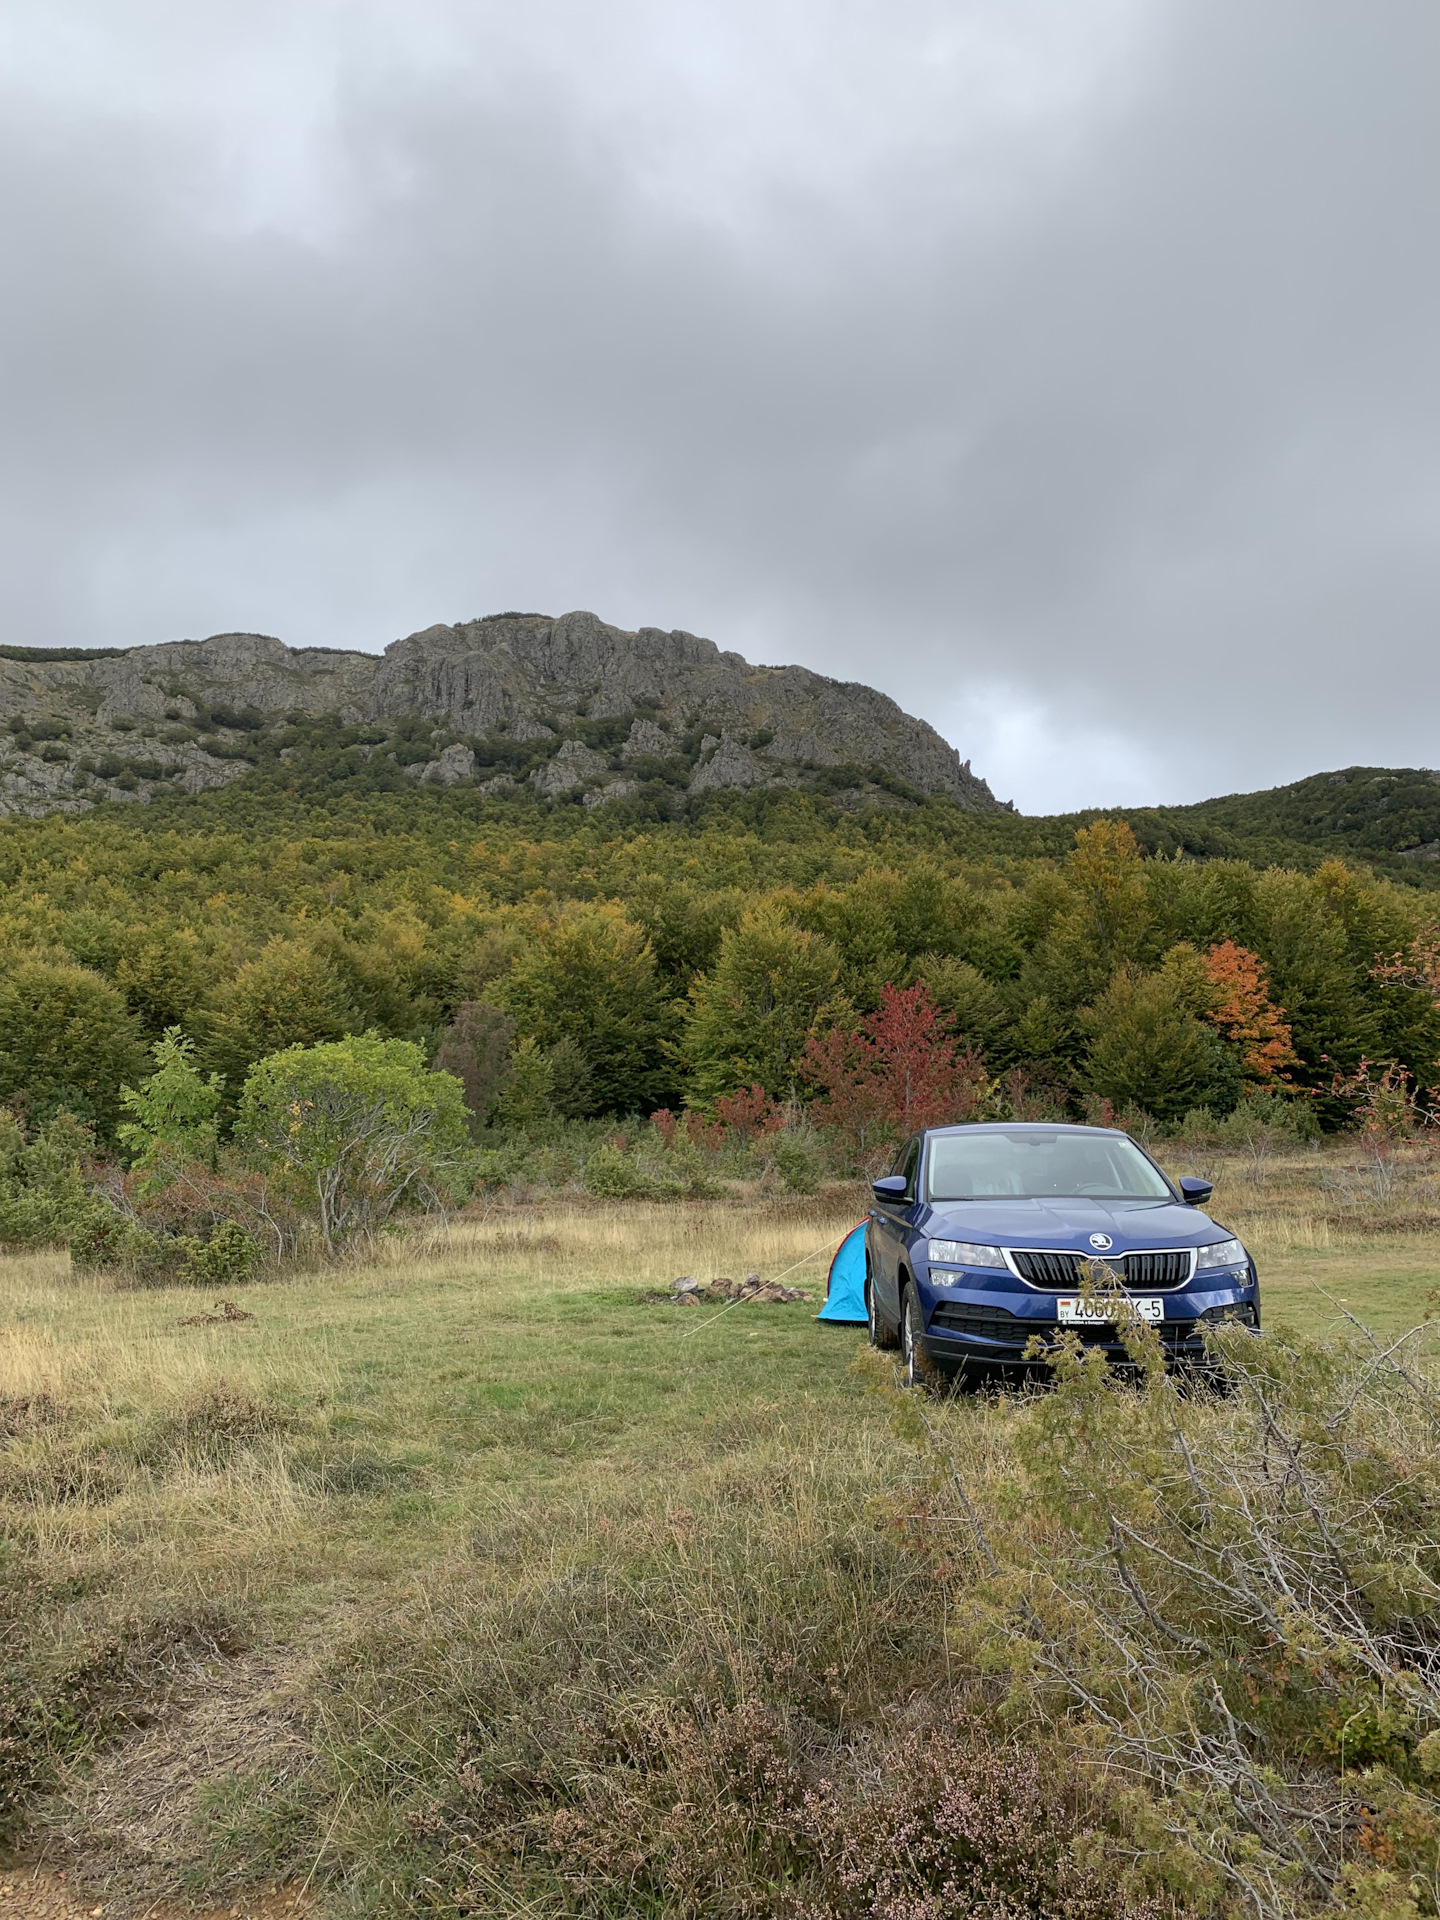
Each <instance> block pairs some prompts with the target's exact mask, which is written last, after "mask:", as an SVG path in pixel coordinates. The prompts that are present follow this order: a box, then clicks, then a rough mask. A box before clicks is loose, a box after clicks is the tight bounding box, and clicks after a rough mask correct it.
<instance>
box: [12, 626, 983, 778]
mask: <svg viewBox="0 0 1440 1920" xmlns="http://www.w3.org/2000/svg"><path fill="white" fill-rule="evenodd" d="M416 720H420V721H424V722H427V723H429V726H428V728H427V729H426V731H425V739H426V740H427V741H433V746H432V747H431V748H430V749H429V754H430V757H429V758H424V757H423V754H424V752H425V751H426V749H425V747H424V746H423V745H422V749H421V752H422V757H421V758H418V759H417V758H416V756H415V753H414V752H413V750H410V749H412V748H413V744H414V738H415V728H414V724H413V723H414V722H415V721H416ZM297 721H305V722H308V723H314V722H319V721H324V722H326V723H328V724H331V725H333V727H334V728H335V729H337V730H339V729H343V728H350V729H367V728H368V729H370V730H371V731H370V735H369V738H370V740H371V745H370V746H369V747H367V749H366V751H367V752H379V753H385V752H389V751H392V745H393V743H392V744H387V740H386V735H385V732H384V729H386V728H387V727H399V728H402V729H404V741H403V743H402V744H403V746H404V747H405V748H406V751H405V753H404V755H403V761H404V766H405V771H406V772H407V773H408V774H409V775H410V776H411V777H413V778H414V779H416V780H417V781H419V782H420V783H421V784H423V785H428V786H446V787H448V786H455V785H459V784H462V783H473V784H474V785H476V786H478V787H479V788H480V789H481V790H482V791H484V792H486V793H491V794H494V793H499V792H503V791H506V790H513V788H514V787H515V786H516V785H517V784H523V785H526V786H528V788H529V790H530V791H532V792H533V793H536V794H540V795H543V796H548V797H550V798H552V799H554V800H557V801H564V802H568V801H570V800H574V799H577V798H578V799H581V800H583V802H584V803H585V805H587V806H594V805H598V804H601V803H603V802H605V801H607V800H611V799H615V800H619V799H625V798H629V797H632V796H633V795H635V794H636V793H637V792H639V791H641V790H642V788H643V786H644V784H645V783H646V782H647V781H651V782H653V781H663V782H665V783H666V784H667V785H668V786H669V787H671V788H673V789H676V790H678V791H682V792H689V793H691V794H703V793H707V792H713V791H717V790H722V789H727V788H728V789H736V790H744V789H749V788H756V787H767V786H804V785H808V784H816V783H817V782H818V783H819V784H822V785H825V786H826V788H827V790H829V791H832V792H836V793H837V796H839V797H844V796H845V795H846V794H850V795H852V796H853V797H857V798H865V797H869V798H885V797H887V796H888V797H889V798H890V799H892V800H893V801H894V802H895V803H896V804H904V802H905V799H906V797H907V796H911V795H922V794H937V795H945V796H947V797H948V798H950V799H951V800H954V801H956V802H957V803H958V804H959V805H961V806H965V807H971V808H979V809H991V808H994V807H995V806H996V805H997V804H998V803H997V802H996V800H995V798H994V795H993V794H992V793H991V792H990V789H989V788H988V787H987V786H986V784H985V782H984V781H983V780H981V779H979V778H977V777H976V775H974V774H973V773H972V772H971V770H970V764H969V762H968V761H962V760H961V759H960V757H959V755H958V754H957V753H956V751H955V749H954V748H953V747H951V746H950V745H949V744H948V743H947V742H946V741H945V740H943V739H942V738H941V737H940V735H939V734H938V733H936V732H935V731H934V729H933V728H931V727H929V726H927V725H926V723H925V722H924V721H923V720H917V719H914V718H912V717H911V716H910V715H908V714H906V713H904V712H902V710H901V709H900V708H899V707H898V706H896V704H895V702H894V701H893V700H890V699H887V698H886V696H885V695H884V694H881V693H877V692H876V691H875V690H874V689H873V688H871V687H866V686H862V685H859V684H858V683H855V682H850V681H839V680H831V679H827V678H826V677H825V676H824V675H823V674H818V673H811V672H810V671H809V670H808V669H807V668H805V667H761V666H752V665H751V664H750V663H749V662H748V661H746V660H744V659H742V658H741V656H740V655H739V654H738V653H727V652H722V651H721V649H720V648H718V647H717V646H715V645H714V643H713V642H712V641H709V640H702V639H699V638H697V637H696V636H695V635H694V634H690V633H682V632H676V633H665V632H662V631H661V630H660V629H659V628H656V627H642V628H641V629H640V630H639V632H637V633H629V632H625V631H622V630H621V629H620V628H618V627H611V626H607V625H606V624H605V622H604V621H602V620H598V619H597V618H596V617H595V615H594V614H590V613H570V614H566V615H564V616H563V617H562V618H560V619H558V620H552V619H549V618H546V617H545V616H543V615H540V614H496V615H491V616H490V617H488V618H486V619H482V620H472V621H467V622H464V623H462V624H460V625H458V626H453V627H448V626H436V627H427V628H426V629H425V630H424V631H423V632H421V633H413V634H411V635H410V636H409V638H408V639H405V640H398V641H396V642H395V643H394V645H393V646H390V647H388V648H387V649H386V650H385V652H384V653H383V654H382V655H378V656H377V655H374V654H368V653H358V652H357V653H346V652H332V651H328V650H326V649H323V648H299V649H291V648H289V647H286V646H284V645H283V644H282V643H281V642H280V641H279V640H274V639H270V638H267V637H266V636H264V635H261V634H237V633H231V634H217V635H215V636H214V637H213V638H212V639H209V640H200V641H192V640H182V641H176V642H171V643H167V644H163V645H157V646H144V647H132V648H129V649H125V650H121V649H108V650H96V651H95V652H93V653H85V652H80V651H62V650H55V651H49V652H47V651H46V650H44V649H38V648H37V649H26V648H21V647H9V648H5V649H3V650H0V729H3V730H0V813H28V814H41V813H48V812H52V811H55V810H57V809H60V810H71V811H74V810H78V809H82V808H85V807H88V806H90V805H93V804H94V802H95V801H96V800H100V799H106V798H108V799H115V800H119V799H127V798H128V799H145V798H148V797H150V795H151V794H152V793H155V792H158V791H183V792H189V793H194V792H199V791H201V790H202V789H203V788H205V787H208V786H220V785H224V784H225V783H226V782H227V781H228V780H231V779H234V778H237V777H239V776H240V775H243V774H244V773H245V772H247V771H248V769H249V766H250V765H251V763H252V762H254V761H255V760H256V759H257V758H261V759H263V758H264V755H265V753H266V752H268V751H273V752H278V753H281V754H282V755H283V754H284V753H286V752H288V751H289V750H290V749H289V748H288V747H286V746H285V745H283V744H282V742H283V740H284V739H285V738H286V728H287V726H291V725H293V724H294V723H295V722H297Z"/></svg>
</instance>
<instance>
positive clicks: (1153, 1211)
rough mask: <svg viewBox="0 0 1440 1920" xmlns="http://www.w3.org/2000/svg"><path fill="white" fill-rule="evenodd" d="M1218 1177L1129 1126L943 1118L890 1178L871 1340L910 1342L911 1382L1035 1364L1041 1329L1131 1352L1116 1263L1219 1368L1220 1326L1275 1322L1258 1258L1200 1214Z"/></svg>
mask: <svg viewBox="0 0 1440 1920" xmlns="http://www.w3.org/2000/svg"><path fill="white" fill-rule="evenodd" d="M1210 1192H1211V1188H1210V1184H1209V1182H1208V1181H1205V1180H1182V1181H1181V1182H1180V1184H1179V1186H1178V1187H1177V1186H1175V1185H1174V1184H1172V1182H1171V1181H1170V1180H1169V1179H1168V1178H1167V1177H1166V1175H1165V1174H1163V1173H1162V1172H1161V1171H1160V1169H1159V1167H1157V1166H1156V1164H1155V1162H1154V1161H1153V1160H1152V1159H1151V1158H1150V1156H1149V1154H1147V1153H1146V1152H1145V1151H1144V1150H1143V1148H1141V1147H1139V1146H1137V1145H1136V1143H1135V1142H1134V1141H1133V1140H1132V1139H1131V1138H1130V1137H1129V1135H1128V1134H1124V1133H1120V1132H1115V1131H1111V1130H1110V1129H1108V1128H1103V1127H1067V1126H1050V1125H1048V1124H1036V1123H1025V1124H1021V1123H1018V1122H1017V1123H1013V1124H1001V1125H994V1126H962V1127H932V1128H930V1129H929V1130H928V1131H926V1132H924V1133H918V1134H915V1135H914V1136H913V1137H912V1138H911V1139H909V1140H907V1141H906V1143H905V1145H904V1146H903V1147H902V1148H901V1150H900V1154H899V1157H898V1158H897V1160H896V1162H895V1170H894V1172H893V1173H891V1174H888V1175H887V1176H886V1177H885V1178H884V1179H882V1180H877V1181H876V1182H875V1186H874V1193H875V1206H874V1209H873V1211H872V1212H871V1215H870V1219H869V1222H868V1224H867V1226H866V1231H865V1267H866V1277H865V1300H866V1307H867V1310H868V1314H869V1323H870V1338H871V1340H872V1342H873V1343H874V1344H875V1345H876V1346H881V1347H895V1346H899V1347H900V1348H901V1349H902V1351H903V1353H904V1358H905V1367H906V1374H907V1378H909V1379H910V1380H911V1381H912V1382H914V1383H917V1384H918V1383H920V1382H921V1381H924V1380H927V1379H928V1380H936V1379H943V1378H945V1377H946V1376H949V1377H950V1378H952V1379H953V1378H955V1377H956V1376H957V1375H963V1376H964V1377H966V1378H972V1379H973V1378H983V1377H985V1376H987V1375H994V1374H996V1373H998V1372H1001V1371H1008V1370H1012V1369H1016V1368H1019V1367H1021V1366H1023V1365H1024V1360H1023V1355H1024V1351H1025V1346H1026V1343H1027V1341H1028V1340H1029V1339H1030V1338H1031V1336H1032V1335H1034V1334H1041V1335H1054V1334H1056V1333H1057V1332H1059V1331H1060V1329H1061V1328H1064V1327H1074V1328H1075V1329H1076V1330H1077V1331H1078V1333H1079V1335H1080V1337H1081V1339H1082V1340H1084V1341H1085V1342H1086V1343H1087V1344H1089V1343H1098V1344H1099V1345H1100V1346H1102V1347H1104V1348H1105V1350H1106V1352H1107V1353H1109V1354H1111V1355H1112V1356H1113V1357H1114V1358H1116V1359H1123V1358H1124V1357H1125V1350H1124V1347H1123V1346H1122V1345H1121V1343H1120V1339H1119V1335H1118V1332H1117V1330H1116V1326H1115V1323H1114V1316H1113V1310H1112V1311H1111V1312H1110V1313H1107V1311H1106V1308H1105V1304H1104V1299H1103V1295H1102V1297H1101V1298H1100V1299H1095V1298H1093V1297H1092V1298H1089V1299H1087V1298H1085V1297H1083V1296H1084V1293H1085V1273H1084V1272H1083V1271H1082V1266H1083V1264H1084V1263H1087V1262H1093V1261H1097V1260H1101V1261H1103V1262H1104V1263H1105V1265H1106V1267H1108V1268H1109V1270H1110V1272H1111V1273H1112V1274H1114V1275H1115V1276H1117V1277H1118V1279H1119V1281H1120V1283H1121V1285H1122V1286H1123V1288H1124V1290H1125V1292H1126V1294H1127V1295H1128V1296H1129V1298H1130V1301H1131V1304H1132V1305H1133V1307H1134V1309H1135V1311H1136V1312H1137V1313H1138V1314H1139V1315H1140V1317H1141V1318H1142V1319H1144V1320H1148V1321H1150V1322H1151V1323H1152V1324H1153V1325H1154V1327H1155V1330H1156V1332H1157V1333H1158V1334H1159V1335H1160V1338H1161V1341H1162V1342H1163V1343H1164V1348H1165V1352H1166V1355H1167V1357H1168V1358H1170V1359H1171V1360H1172V1361H1177V1362H1180V1363H1181V1364H1184V1363H1186V1362H1188V1363H1190V1364H1192V1365H1195V1364H1203V1363H1204V1359H1205V1345H1204V1329H1205V1328H1206V1327H1207V1326H1213V1325H1215V1324H1216V1323H1217V1322H1218V1321H1222V1320H1238V1321H1240V1322H1242V1323H1243V1324H1244V1325H1245V1326H1249V1327H1254V1328H1258V1327H1259V1325H1260V1296H1259V1287H1258V1285H1257V1281H1256V1273H1255V1263H1254V1261H1253V1260H1252V1259H1251V1258H1250V1256H1249V1254H1248V1253H1247V1252H1246V1251H1245V1249H1244V1247H1243V1246H1242V1245H1241V1244H1240V1242H1239V1241H1238V1240H1236V1239H1234V1238H1233V1237H1232V1235H1231V1234H1229V1233H1228V1232H1227V1231H1226V1229H1225V1228H1224V1227H1221V1226H1217V1225H1216V1224H1215V1222H1214V1221H1213V1220H1211V1219H1210V1218H1209V1216H1208V1215H1206V1214H1204V1213H1201V1212H1200V1211H1199V1209H1200V1205H1201V1203H1202V1202H1203V1201H1205V1200H1208V1199H1209V1197H1210Z"/></svg>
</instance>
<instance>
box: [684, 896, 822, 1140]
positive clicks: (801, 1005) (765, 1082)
mask: <svg viewBox="0 0 1440 1920" xmlns="http://www.w3.org/2000/svg"><path fill="white" fill-rule="evenodd" d="M839 977H840V956H839V955H838V954H837V953H836V951H835V949H834V948H833V947H832V946H831V945H830V942H829V941H828V940H823V939H821V938H820V937H819V936H818V935H816V934H813V933H810V932H809V931H808V930H807V929H806V928H804V927H797V926H794V925H793V924H792V923H791V922H790V921H789V920H788V919H786V917H785V915H784V914H783V913H782V912H781V910H780V908H779V907H778V906H774V905H766V906H761V907H757V908H755V909H754V910H753V911H751V912H749V913H747V914H746V915H745V917H744V919H743V920H742V921H741V923H740V925H739V926H738V927H727V928H726V929H725V932H724V934H723V936H722V937H721V941H720V953H719V957H718V958H717V960H716V962H715V965H714V966H713V967H712V968H711V970H710V971H709V973H705V974H701V975H700V976H699V977H698V978H697V979H696V980H694V981H693V982H692V984H691V987H690V1013H689V1017H688V1022H687V1026H686V1032H685V1043H684V1051H685V1055H686V1058H687V1059H688V1060H689V1062H690V1065H691V1070H692V1085H693V1087H694V1090H695V1093H694V1097H695V1098H696V1099H697V1100H699V1101H701V1102H702V1103H708V1102H709V1101H711V1100H714V1099H717V1098H718V1097H719V1096H720V1095H721V1094H726V1093H732V1092H734V1090H735V1089H736V1088H737V1087H748V1086H759V1087H761V1088H763V1089H764V1091H765V1092H766V1093H768V1094H770V1095H771V1096H772V1098H775V1099H782V1098H784V1096H785V1095H786V1094H787V1093H788V1092H789V1091H790V1087H791V1083H792V1082H793V1080H794V1078H795V1074H796V1070H797V1068H798V1066H799V1062H800V1058H801V1056H802V1054H803V1053H804V1051H805V1046H806V1043H807V1041H808V1040H809V1039H810V1037H811V1036H812V1035H813V1034H814V1033H815V1032H816V1030H817V1028H818V1027H819V1026H820V1025H821V1024H822V1023H823V1022H824V1020H825V1017H826V1015H825V1008H826V1004H827V1002H831V1001H833V998H834V995H835V989H836V982H837V981H838V979H839Z"/></svg>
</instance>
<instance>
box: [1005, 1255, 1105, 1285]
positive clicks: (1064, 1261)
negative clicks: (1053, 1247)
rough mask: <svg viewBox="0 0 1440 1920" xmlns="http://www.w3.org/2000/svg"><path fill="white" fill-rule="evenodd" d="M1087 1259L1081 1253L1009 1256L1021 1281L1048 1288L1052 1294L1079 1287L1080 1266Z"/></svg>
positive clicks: (1080, 1278) (1081, 1277) (1081, 1276)
mask: <svg viewBox="0 0 1440 1920" xmlns="http://www.w3.org/2000/svg"><path fill="white" fill-rule="evenodd" d="M1087 1257H1088V1256H1087V1255H1085V1254H1083V1253H1012V1254H1011V1256H1010V1258H1011V1259H1012V1260H1013V1261H1014V1262H1015V1271H1016V1272H1017V1273H1018V1274H1019V1275H1020V1278H1021V1279H1022V1280H1028V1281H1029V1282H1030V1284H1031V1286H1032V1287H1048V1288H1049V1289H1050V1290H1051V1292H1053V1293H1067V1292H1068V1291H1069V1290H1070V1288H1071V1287H1078V1286H1079V1285H1080V1282H1081V1280H1082V1279H1083V1278H1084V1275H1083V1274H1082V1273H1081V1271H1080V1266H1081V1262H1082V1261H1084V1260H1085V1259H1086V1258H1087Z"/></svg>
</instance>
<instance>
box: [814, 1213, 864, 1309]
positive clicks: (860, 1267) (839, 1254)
mask: <svg viewBox="0 0 1440 1920" xmlns="http://www.w3.org/2000/svg"><path fill="white" fill-rule="evenodd" d="M815 1318H816V1319H817V1320H839V1321H842V1322H843V1323H845V1324H846V1325H848V1326H854V1325H855V1324H856V1322H857V1321H863V1320H864V1319H865V1318H866V1314H865V1222H864V1221H863V1220H862V1221H861V1222H860V1224H859V1226H858V1227H856V1228H855V1229H854V1230H853V1231H852V1232H850V1233H847V1234H846V1236H845V1238H844V1239H843V1240H842V1241H841V1242H840V1245H839V1246H838V1247H837V1248H836V1249H835V1258H834V1259H833V1260H832V1261H831V1262H830V1273H829V1276H828V1277H827V1279H826V1281H825V1304H824V1306H823V1307H822V1308H821V1309H820V1311H819V1313H817V1314H816V1316H815Z"/></svg>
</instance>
